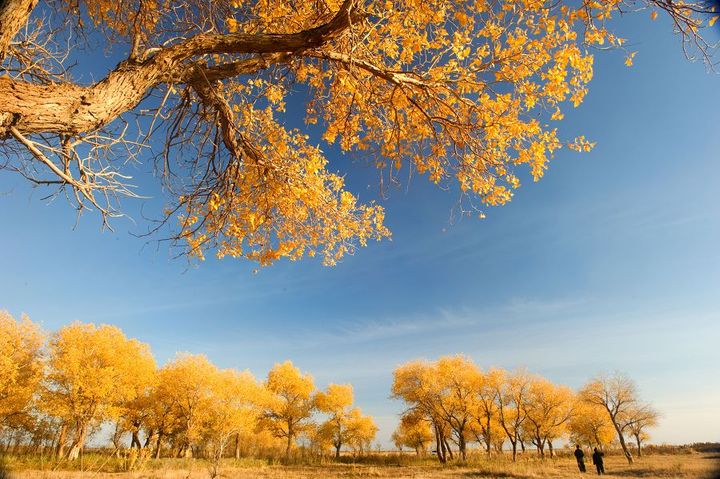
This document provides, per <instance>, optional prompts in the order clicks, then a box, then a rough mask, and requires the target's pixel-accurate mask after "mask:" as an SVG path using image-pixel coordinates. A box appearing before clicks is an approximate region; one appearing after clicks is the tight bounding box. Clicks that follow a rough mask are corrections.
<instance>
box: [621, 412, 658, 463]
mask: <svg viewBox="0 0 720 479" xmlns="http://www.w3.org/2000/svg"><path fill="white" fill-rule="evenodd" d="M659 419H660V413H658V412H657V411H656V410H655V409H654V408H653V407H652V406H650V405H649V404H639V405H638V406H637V407H634V408H632V409H631V410H630V412H628V414H627V418H626V422H625V430H626V431H627V433H628V434H629V435H631V436H632V437H633V438H634V439H635V445H636V446H637V455H638V457H641V456H642V443H643V442H644V441H645V440H647V439H648V438H649V434H648V432H647V430H648V429H650V428H652V427H655V426H657V423H658V420H659Z"/></svg>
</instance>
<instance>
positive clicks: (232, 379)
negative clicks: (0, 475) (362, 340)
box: [0, 311, 377, 463]
mask: <svg viewBox="0 0 720 479" xmlns="http://www.w3.org/2000/svg"><path fill="white" fill-rule="evenodd" d="M353 402H354V399H353V389H352V386H351V385H349V384H340V385H338V384H330V385H329V386H328V387H327V389H326V390H325V391H319V390H318V389H317V388H316V387H315V385H314V382H313V378H312V376H310V375H309V374H305V373H302V372H301V371H300V370H299V369H298V368H296V367H295V366H293V364H292V363H291V362H290V361H286V362H284V363H280V364H276V365H275V366H274V367H273V368H272V369H271V370H270V372H269V373H268V376H267V379H266V380H265V381H258V380H257V379H256V378H255V377H254V376H253V375H252V374H251V373H250V372H248V371H237V370H234V369H219V368H218V367H217V366H215V365H214V364H212V363H211V362H210V361H209V360H208V359H207V358H206V357H205V356H202V355H193V354H186V353H183V354H178V355H177V357H176V358H175V359H173V360H172V361H170V362H169V363H167V364H165V365H164V366H162V367H160V368H158V367H157V364H156V362H155V360H154V358H153V356H152V354H151V352H150V349H149V347H148V346H147V345H146V344H143V343H141V342H139V341H137V340H135V339H128V338H127V337H125V335H124V334H123V332H122V331H121V330H120V329H118V328H116V327H114V326H105V325H103V326H99V327H97V326H95V325H93V324H83V323H78V322H76V323H73V324H70V325H68V326H65V327H62V328H60V329H59V330H58V331H56V332H54V333H53V334H51V335H49V337H48V336H46V334H45V333H44V332H43V331H42V330H41V329H40V328H39V327H38V325H36V324H34V323H33V322H32V321H30V319H29V318H27V317H25V316H23V317H22V318H21V319H20V320H19V321H17V320H15V319H14V318H13V317H12V316H11V315H10V314H9V313H7V312H2V311H0V447H2V448H4V449H3V450H4V451H5V452H8V451H11V452H22V451H42V452H43V453H48V452H51V454H52V455H53V456H54V457H56V458H57V459H67V460H75V459H77V458H78V456H79V455H80V453H81V451H82V449H83V448H84V447H86V445H87V443H88V439H89V437H90V436H92V435H93V434H94V433H97V432H98V431H100V430H101V428H103V430H107V429H108V427H111V429H112V431H114V432H113V434H112V444H113V447H114V453H116V454H117V453H119V452H120V451H121V450H123V449H125V448H126V447H127V446H129V448H131V449H132V450H134V451H135V452H136V453H137V457H140V456H144V457H150V456H151V455H153V456H154V457H157V458H159V457H163V456H171V457H193V456H201V457H205V458H208V459H211V460H213V461H214V462H215V463H217V462H218V461H219V460H220V459H221V458H223V457H228V456H234V457H236V458H239V457H241V456H252V455H262V454H275V453H276V452H278V451H279V452H280V453H281V454H282V455H284V456H285V457H286V458H288V457H289V456H290V455H291V453H292V451H293V449H294V448H296V447H297V445H298V443H299V440H301V439H302V441H303V443H304V445H305V446H306V447H305V449H307V450H310V451H312V452H313V454H316V455H319V456H323V455H325V456H329V455H331V454H334V455H335V456H339V455H340V450H341V449H342V448H345V449H346V450H351V451H353V452H354V453H356V454H362V453H364V452H365V451H368V450H369V448H370V444H371V442H372V441H373V439H374V437H375V434H376V432H377V426H376V425H375V422H374V421H373V419H372V418H371V417H370V416H367V415H364V414H363V413H362V411H361V410H360V409H359V408H357V407H354V406H353Z"/></svg>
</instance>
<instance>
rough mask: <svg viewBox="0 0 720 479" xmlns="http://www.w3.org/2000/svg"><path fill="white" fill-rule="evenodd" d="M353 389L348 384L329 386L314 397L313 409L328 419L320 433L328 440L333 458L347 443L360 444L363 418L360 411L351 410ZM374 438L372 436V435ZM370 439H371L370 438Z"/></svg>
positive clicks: (356, 409)
mask: <svg viewBox="0 0 720 479" xmlns="http://www.w3.org/2000/svg"><path fill="white" fill-rule="evenodd" d="M352 405H353V388H352V385H350V384H330V385H329V386H328V387H327V389H326V390H325V391H320V392H318V393H317V394H316V395H315V407H316V408H317V410H318V411H320V412H322V413H325V414H326V415H327V416H328V419H327V420H326V421H325V422H324V423H323V424H321V425H320V429H321V431H324V433H325V434H326V435H327V436H328V437H329V438H330V442H331V444H332V445H333V447H334V448H335V458H339V457H340V449H341V448H342V447H343V445H347V444H349V443H356V444H357V443H358V439H361V440H360V443H361V442H362V439H364V438H361V436H362V435H363V434H362V433H363V429H364V426H365V425H364V424H363V421H365V419H364V418H365V416H363V415H362V413H361V412H360V409H358V408H352ZM373 436H374V434H373ZM371 439H372V438H371Z"/></svg>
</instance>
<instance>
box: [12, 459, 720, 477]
mask: <svg viewBox="0 0 720 479" xmlns="http://www.w3.org/2000/svg"><path fill="white" fill-rule="evenodd" d="M99 459H100V457H97V458H93V457H92V456H90V457H88V458H87V459H86V461H85V464H84V467H85V470H83V471H79V470H60V469H57V470H53V469H52V467H50V466H49V465H45V466H42V469H41V467H40V465H39V464H30V463H27V462H23V461H20V460H15V461H13V460H12V459H10V460H8V461H7V462H8V464H7V465H8V466H9V470H10V472H9V477H10V478H18V479H19V478H27V479H45V478H47V479H71V478H72V479H74V478H81V477H94V478H103V479H109V478H115V479H125V478H127V479H131V478H132V479H143V478H147V479H180V478H188V479H192V478H198V479H199V478H210V477H212V474H211V467H210V464H209V463H207V462H204V461H200V460H173V459H162V460H159V461H149V462H148V463H146V464H145V465H143V467H142V468H141V469H140V470H136V471H132V472H111V471H110V470H108V462H107V458H105V460H104V463H98V462H96V461H98V460H99ZM382 462H384V464H383V465H378V464H336V463H327V464H324V465H317V466H281V465H268V464H265V463H262V462H242V461H241V462H235V461H227V462H224V463H223V464H222V465H221V467H220V469H219V471H218V476H217V477H223V478H240V479H245V478H247V479H250V478H252V479H311V478H328V479H345V478H375V477H377V478H400V479H403V478H413V479H442V478H466V479H473V478H507V479H512V478H515V479H534V478H561V479H562V478H577V477H581V475H580V473H579V472H578V470H577V467H576V465H575V463H574V461H573V460H572V459H571V458H569V457H562V458H558V459H554V460H545V461H540V460H537V459H535V458H531V459H530V458H525V459H522V458H521V459H520V460H518V462H517V463H514V464H513V463H512V462H510V461H507V460H505V459H493V460H484V459H478V460H477V461H474V462H472V463H470V464H468V465H466V466H456V465H450V466H445V467H441V466H438V465H433V464H432V463H430V462H424V463H423V462H418V463H407V464H402V465H401V464H399V462H397V461H396V462H395V463H393V460H392V458H387V457H386V458H383V461H382ZM403 462H406V461H403ZM605 462H606V472H607V477H619V478H633V477H638V478H643V479H661V478H662V479H669V478H688V479H691V478H692V479H716V478H718V477H720V476H719V475H718V472H720V455H719V454H710V453H704V454H700V453H693V454H676V455H651V456H647V457H643V458H640V459H639V460H638V461H636V463H635V464H634V465H632V466H629V465H628V464H627V463H626V462H625V460H624V459H623V458H622V457H621V456H609V457H607V458H606V461H605ZM594 475H595V470H594V468H592V465H591V464H588V472H587V475H586V477H592V476H594ZM0 477H2V474H1V473H0Z"/></svg>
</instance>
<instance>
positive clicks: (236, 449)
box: [235, 433, 240, 460]
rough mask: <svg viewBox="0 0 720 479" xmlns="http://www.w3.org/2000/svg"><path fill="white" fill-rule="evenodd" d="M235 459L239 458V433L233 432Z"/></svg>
mask: <svg viewBox="0 0 720 479" xmlns="http://www.w3.org/2000/svg"><path fill="white" fill-rule="evenodd" d="M235 459H236V460H237V459H240V433H237V434H235Z"/></svg>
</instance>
